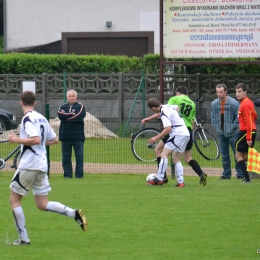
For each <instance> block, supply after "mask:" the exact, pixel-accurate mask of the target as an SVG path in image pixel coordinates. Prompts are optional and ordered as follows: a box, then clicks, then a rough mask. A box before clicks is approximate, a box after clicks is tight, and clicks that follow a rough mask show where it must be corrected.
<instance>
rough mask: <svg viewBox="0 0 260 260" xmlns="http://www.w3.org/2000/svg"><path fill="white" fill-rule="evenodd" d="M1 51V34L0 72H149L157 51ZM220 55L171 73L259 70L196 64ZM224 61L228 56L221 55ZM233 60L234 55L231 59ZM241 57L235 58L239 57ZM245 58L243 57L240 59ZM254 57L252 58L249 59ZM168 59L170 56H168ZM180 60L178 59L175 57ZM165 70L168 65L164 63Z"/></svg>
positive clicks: (155, 69) (258, 70)
mask: <svg viewBox="0 0 260 260" xmlns="http://www.w3.org/2000/svg"><path fill="white" fill-rule="evenodd" d="M1 53H3V38H2V39H0V74H42V73H49V74H56V73H63V72H67V73H119V72H123V73H135V72H139V73H140V72H141V71H142V70H145V71H146V73H149V74H158V73H159V70H160V55H159V54H147V55H144V57H142V58H141V57H127V56H108V55H74V54H71V55H59V54H26V53H9V54H1ZM216 60H220V59H184V60H183V61H194V62H196V64H194V65H186V66H184V65H174V66H173V67H174V69H173V70H172V68H171V71H174V73H175V74H184V73H188V74H197V73H201V74H260V66H259V65H252V64H240V65H200V64H199V61H216ZM221 60H222V61H227V60H231V59H221ZM233 60H236V59H233ZM241 60H243V59H237V61H241ZM244 60H245V59H244ZM251 60H254V59H251ZM168 61H171V59H168ZM178 61H181V60H178ZM164 70H165V72H167V71H168V70H169V67H168V68H167V66H165V67H164Z"/></svg>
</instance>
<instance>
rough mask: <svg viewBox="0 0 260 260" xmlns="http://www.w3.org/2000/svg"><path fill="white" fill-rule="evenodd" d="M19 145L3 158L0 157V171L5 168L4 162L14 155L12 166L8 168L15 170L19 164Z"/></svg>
mask: <svg viewBox="0 0 260 260" xmlns="http://www.w3.org/2000/svg"><path fill="white" fill-rule="evenodd" d="M3 143H9V141H8V140H4V141H0V144H3ZM20 148H21V147H20V145H18V146H16V147H15V148H14V149H13V150H12V151H11V152H10V153H9V154H8V155H7V156H6V157H5V158H2V156H1V155H0V170H1V169H3V168H5V167H6V162H7V161H8V160H9V159H10V158H11V157H12V156H13V155H14V160H13V165H11V166H10V168H14V169H15V170H16V169H17V168H18V165H19V163H20V153H21V150H20Z"/></svg>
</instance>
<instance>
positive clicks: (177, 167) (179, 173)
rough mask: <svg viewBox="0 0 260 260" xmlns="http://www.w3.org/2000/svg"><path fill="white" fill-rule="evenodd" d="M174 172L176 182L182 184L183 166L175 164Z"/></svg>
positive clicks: (178, 163)
mask: <svg viewBox="0 0 260 260" xmlns="http://www.w3.org/2000/svg"><path fill="white" fill-rule="evenodd" d="M175 172H176V176H177V182H178V183H184V178H183V166H182V164H181V162H177V163H176V164H175Z"/></svg>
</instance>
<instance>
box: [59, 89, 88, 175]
mask: <svg viewBox="0 0 260 260" xmlns="http://www.w3.org/2000/svg"><path fill="white" fill-rule="evenodd" d="M67 100H68V102H67V103H65V104H63V105H61V106H60V108H59V110H58V117H59V119H60V120H61V124H60V130H59V140H60V141H61V143H62V167H63V170H64V178H72V162H71V155H72V147H73V149H74V152H75V157H76V169H75V177H76V178H83V175H84V171H83V157H84V149H83V147H84V141H85V134H84V117H85V116H86V109H85V107H84V106H83V104H81V103H79V102H77V92H76V91H75V90H74V89H71V90H68V91H67Z"/></svg>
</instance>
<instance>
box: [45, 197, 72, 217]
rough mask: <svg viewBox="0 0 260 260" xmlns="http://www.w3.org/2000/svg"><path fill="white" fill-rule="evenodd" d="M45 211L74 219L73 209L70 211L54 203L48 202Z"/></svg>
mask: <svg viewBox="0 0 260 260" xmlns="http://www.w3.org/2000/svg"><path fill="white" fill-rule="evenodd" d="M46 210H47V211H51V212H55V213H59V214H61V215H65V216H68V217H70V218H75V209H71V208H69V207H67V206H65V205H63V204H61V203H59V202H56V201H49V202H48V204H47V207H46Z"/></svg>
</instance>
